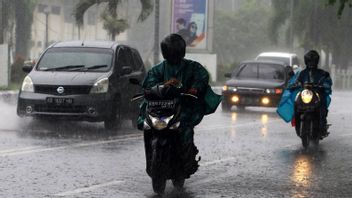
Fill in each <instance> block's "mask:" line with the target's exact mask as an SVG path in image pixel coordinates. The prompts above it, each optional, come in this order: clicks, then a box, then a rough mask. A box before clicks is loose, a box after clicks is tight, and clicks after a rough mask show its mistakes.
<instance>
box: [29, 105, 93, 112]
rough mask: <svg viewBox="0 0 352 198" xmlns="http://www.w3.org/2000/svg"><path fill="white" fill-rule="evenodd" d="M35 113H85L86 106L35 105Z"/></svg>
mask: <svg viewBox="0 0 352 198" xmlns="http://www.w3.org/2000/svg"><path fill="white" fill-rule="evenodd" d="M34 111H36V112H42V113H45V112H46V113H84V112H85V111H86V107H85V106H78V105H76V106H58V105H42V104H40V105H34Z"/></svg>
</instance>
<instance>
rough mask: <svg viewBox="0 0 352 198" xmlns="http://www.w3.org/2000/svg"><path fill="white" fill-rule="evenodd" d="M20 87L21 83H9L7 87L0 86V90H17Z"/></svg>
mask: <svg viewBox="0 0 352 198" xmlns="http://www.w3.org/2000/svg"><path fill="white" fill-rule="evenodd" d="M20 87H21V83H10V84H9V86H8V87H0V91H17V90H19V89H20Z"/></svg>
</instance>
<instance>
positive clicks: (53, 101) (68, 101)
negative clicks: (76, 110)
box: [46, 97, 73, 105]
mask: <svg viewBox="0 0 352 198" xmlns="http://www.w3.org/2000/svg"><path fill="white" fill-rule="evenodd" d="M46 102H47V103H48V104H55V105H70V104H73V99H72V98H51V97H49V98H46Z"/></svg>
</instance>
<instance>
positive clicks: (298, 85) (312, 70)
mask: <svg viewBox="0 0 352 198" xmlns="http://www.w3.org/2000/svg"><path fill="white" fill-rule="evenodd" d="M304 63H305V64H306V68H305V69H304V70H302V71H301V72H298V73H296V74H295V75H294V76H293V77H292V78H291V79H290V81H289V82H288V88H287V89H286V90H285V91H284V93H283V95H282V97H281V101H280V103H279V106H278V109H277V113H278V114H279V115H280V116H281V118H282V119H284V120H285V121H286V122H289V121H291V120H292V118H293V116H294V102H295V97H296V95H297V94H298V92H299V91H301V90H302V85H303V84H304V83H306V82H309V83H313V84H318V85H322V86H323V87H324V88H323V89H322V90H319V94H320V95H321V96H323V97H322V112H323V115H322V116H323V119H322V120H323V124H324V126H326V124H327V120H326V117H327V115H328V107H329V105H330V102H331V98H330V95H331V93H332V90H331V86H332V80H331V78H330V74H329V73H328V72H326V71H324V70H322V69H318V63H319V54H318V52H317V51H315V50H310V51H309V52H307V53H306V54H305V55H304ZM324 132H326V134H325V135H327V134H328V132H327V130H325V131H324Z"/></svg>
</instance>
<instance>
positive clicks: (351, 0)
mask: <svg viewBox="0 0 352 198" xmlns="http://www.w3.org/2000/svg"><path fill="white" fill-rule="evenodd" d="M336 2H337V0H328V4H329V5H335V4H336ZM346 4H348V6H349V7H352V0H339V6H338V11H337V15H338V17H341V15H342V13H343V10H344V9H345V7H346Z"/></svg>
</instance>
